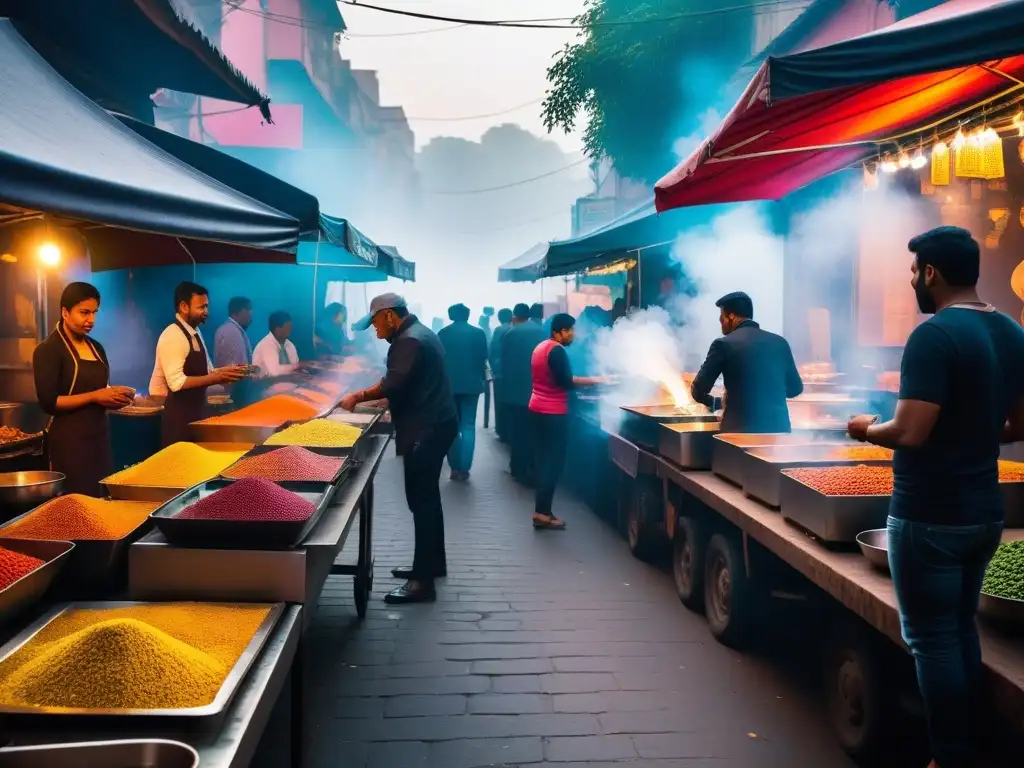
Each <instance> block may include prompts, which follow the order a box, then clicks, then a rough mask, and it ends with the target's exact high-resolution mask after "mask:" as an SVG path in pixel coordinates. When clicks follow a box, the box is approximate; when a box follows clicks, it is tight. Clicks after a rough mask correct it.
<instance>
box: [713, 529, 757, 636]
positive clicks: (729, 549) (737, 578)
mask: <svg viewBox="0 0 1024 768" xmlns="http://www.w3.org/2000/svg"><path fill="white" fill-rule="evenodd" d="M753 609H754V597H753V589H752V586H751V584H750V581H749V579H747V573H746V569H745V567H744V564H743V552H742V549H741V547H740V545H739V542H738V537H731V538H726V537H725V536H724V535H722V534H720V533H716V534H715V535H714V536H712V537H711V539H710V540H709V541H708V546H707V549H706V550H705V556H704V615H705V616H706V617H707V620H708V628H709V629H710V630H711V635H712V636H713V637H714V638H715V639H716V640H717V641H718V642H720V643H721V644H722V645H725V646H727V647H729V648H734V649H736V650H743V649H745V648H746V647H747V646H748V645H749V644H750V627H751V624H752V623H753V616H752V614H753Z"/></svg>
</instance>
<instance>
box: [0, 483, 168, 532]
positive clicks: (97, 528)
mask: <svg viewBox="0 0 1024 768" xmlns="http://www.w3.org/2000/svg"><path fill="white" fill-rule="evenodd" d="M158 506H160V505H159V504H157V503H155V502H144V501H115V500H112V499H94V498H92V497H91V496H81V495H79V494H77V493H72V494H69V495H67V496H58V497H57V498H56V499H51V500H50V501H48V502H46V503H45V504H42V505H40V506H38V507H36V508H35V509H34V510H32V511H31V512H29V513H27V514H26V515H24V516H22V517H20V518H18V519H17V520H15V521H14V522H12V523H9V524H7V525H5V526H4V527H3V528H0V535H3V536H6V537H8V538H12V539H44V540H47V541H115V540H117V539H123V538H124V537H125V536H127V535H128V534H129V533H131V532H132V531H134V530H135V529H136V528H138V527H139V526H140V525H142V524H143V523H144V522H145V521H146V518H148V517H149V513H150V512H152V511H153V510H154V509H156V508H157V507H158Z"/></svg>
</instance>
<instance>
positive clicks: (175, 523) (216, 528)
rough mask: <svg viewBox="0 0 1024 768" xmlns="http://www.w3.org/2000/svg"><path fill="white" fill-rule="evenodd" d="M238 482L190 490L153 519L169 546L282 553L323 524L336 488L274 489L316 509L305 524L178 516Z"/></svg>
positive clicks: (221, 481) (212, 482)
mask: <svg viewBox="0 0 1024 768" xmlns="http://www.w3.org/2000/svg"><path fill="white" fill-rule="evenodd" d="M235 482H237V481H235V480H227V479H219V480H209V481H207V482H205V483H200V484H199V485H196V486H194V487H192V488H189V489H188V490H187V491H185V492H184V493H182V494H180V495H178V496H176V497H175V498H173V499H171V500H170V501H168V502H167V503H166V504H164V505H163V506H161V507H158V508H157V509H155V510H153V512H152V514H150V519H151V520H152V521H153V524H154V525H155V526H156V527H157V529H158V530H159V531H160V533H162V534H163V536H164V538H165V539H167V542H168V543H169V544H173V545H176V546H180V547H200V548H204V549H207V548H214V549H216V548H221V549H223V548H225V547H227V548H230V549H267V548H271V549H283V548H290V547H294V546H297V545H298V544H300V543H301V542H302V540H303V539H305V538H306V536H307V535H308V534H309V532H310V531H311V530H313V527H314V526H315V525H316V524H317V522H318V521H319V520H320V516H321V515H323V513H324V510H325V509H327V507H328V505H329V504H330V503H331V499H332V498H333V497H334V492H335V491H336V490H337V486H335V485H330V484H329V483H314V482H282V483H275V485H278V486H280V487H281V488H284V489H285V490H286V491H291V492H292V493H294V494H296V495H297V496H301V497H302V498H303V499H305V500H306V501H308V502H310V503H311V504H312V505H313V513H312V514H311V515H310V516H309V517H308V518H306V519H305V520H299V521H291V520H288V521H285V520H281V521H271V520H258V521H256V520H191V519H178V518H177V515H178V514H179V513H180V512H181V511H182V510H184V509H185V508H186V507H188V506H191V505H192V504H195V503H196V502H197V501H199V500H200V499H203V498H206V497H207V496H212V495H213V494H215V493H216V492H217V491H221V490H223V489H224V488H227V487H228V486H229V485H231V484H232V483H235Z"/></svg>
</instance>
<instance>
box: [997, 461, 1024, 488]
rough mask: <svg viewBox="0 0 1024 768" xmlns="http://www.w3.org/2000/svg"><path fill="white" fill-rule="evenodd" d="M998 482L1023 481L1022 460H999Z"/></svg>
mask: <svg viewBox="0 0 1024 768" xmlns="http://www.w3.org/2000/svg"><path fill="white" fill-rule="evenodd" d="M999 482H1000V483H1020V482H1024V462H1020V461H1002V460H1000V462H999Z"/></svg>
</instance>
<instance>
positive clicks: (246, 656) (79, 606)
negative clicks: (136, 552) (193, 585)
mask: <svg viewBox="0 0 1024 768" xmlns="http://www.w3.org/2000/svg"><path fill="white" fill-rule="evenodd" d="M151 604H152V603H147V602H136V601H109V602H82V603H63V604H61V605H57V606H54V608H52V609H51V610H50V611H48V612H47V613H46V614H44V615H43V616H41V617H40V618H39V619H38V620H37V621H35V622H34V623H32V624H31V625H29V626H28V627H26V628H25V629H23V630H22V631H21V632H19V633H18V634H17V635H16V636H15V637H14V638H13V639H12V640H11V641H10V642H8V643H7V644H5V645H4V646H3V647H0V662H2V661H4V660H6V659H7V658H9V657H10V656H11V655H12V654H14V653H15V652H16V651H17V650H18V649H19V648H21V647H22V646H23V645H25V644H26V643H28V642H29V641H30V640H31V639H32V638H33V637H35V636H36V634H38V633H39V632H40V631H42V629H43V628H45V627H46V625H48V624H49V623H50V622H52V621H54V620H55V619H56V618H58V617H59V616H61V615H62V614H63V613H65V612H66V611H71V610H86V611H88V610H103V609H115V608H135V607H138V606H142V605H151ZM206 605H228V604H226V603H206ZM249 605H250V606H256V605H260V604H259V603H250V604H249ZM264 605H266V604H264ZM284 608H285V605H284V603H273V604H271V605H270V612H269V613H268V614H267V617H266V618H265V619H264V620H263V623H261V624H260V626H259V627H258V628H257V629H256V632H255V633H254V634H253V636H252V639H251V640H250V641H249V645H247V646H246V648H245V650H244V651H242V654H241V656H239V657H238V660H237V661H236V662H235V665H234V666H233V667H232V668H231V669H229V670H228V674H227V677H225V678H224V682H223V683H222V684H221V687H220V690H219V691H218V692H217V696H216V697H215V698H214V700H213V701H212V702H210V703H209V704H207V705H205V706H202V707H188V708H185V709H107V708H103V709H101V708H96V709H85V708H77V707H19V706H7V705H3V704H0V716H3V717H5V718H17V717H25V718H38V717H40V716H46V717H51V716H54V715H57V716H62V717H173V718H197V719H199V718H202V719H206V718H216V717H218V716H220V715H222V714H223V713H224V712H225V711H226V710H227V708H228V705H230V704H231V700H232V699H233V698H234V696H235V694H236V693H237V692H238V689H239V687H240V686H241V684H242V682H243V681H244V680H245V676H246V674H247V673H248V671H249V668H250V667H251V666H252V664H253V662H254V661H255V660H256V657H257V656H259V654H260V651H261V650H263V646H264V644H265V643H266V642H267V638H268V637H269V636H270V633H271V632H272V631H273V630H274V627H276V626H277V623H278V621H280V619H281V614H282V613H283V612H284ZM4 765H6V763H4ZM104 768H106V767H105V766H104Z"/></svg>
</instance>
